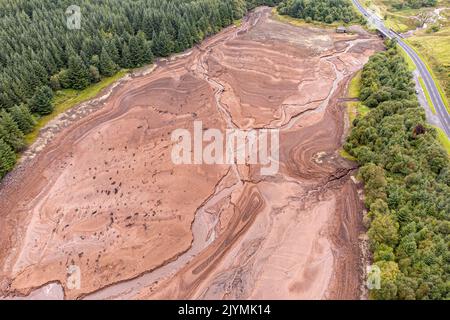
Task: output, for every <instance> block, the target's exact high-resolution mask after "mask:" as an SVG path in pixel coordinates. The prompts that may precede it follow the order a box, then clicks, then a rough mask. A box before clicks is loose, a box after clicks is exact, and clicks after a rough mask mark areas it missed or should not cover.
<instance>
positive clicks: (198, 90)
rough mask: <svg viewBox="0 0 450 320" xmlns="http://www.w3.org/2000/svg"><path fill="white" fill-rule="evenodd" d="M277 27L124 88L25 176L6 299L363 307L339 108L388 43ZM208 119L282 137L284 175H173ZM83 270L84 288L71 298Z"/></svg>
mask: <svg viewBox="0 0 450 320" xmlns="http://www.w3.org/2000/svg"><path fill="white" fill-rule="evenodd" d="M269 16H270V9H268V8H259V9H257V10H256V11H255V12H253V13H252V14H250V15H249V17H248V18H247V19H246V20H245V21H244V23H243V25H242V26H241V27H239V28H235V27H230V28H228V29H226V30H224V31H223V32H221V33H220V34H218V35H216V36H214V37H212V38H210V39H208V40H206V41H204V42H203V43H202V44H201V45H200V46H198V47H197V48H195V49H193V50H191V51H190V52H189V53H188V54H185V55H183V56H182V57H179V58H177V59H172V60H169V61H161V62H159V63H158V65H157V67H156V68H155V70H154V71H153V72H151V73H150V74H147V75H143V76H141V77H137V78H135V79H133V80H131V81H129V82H125V83H124V84H123V85H121V86H119V87H117V88H115V89H114V91H113V92H112V94H111V96H110V97H109V98H108V99H107V100H106V101H105V103H104V106H103V107H102V108H100V109H99V110H98V111H96V112H94V113H92V114H90V115H88V116H86V117H84V118H83V119H81V120H78V121H77V122H76V124H74V125H71V126H69V127H68V128H66V129H65V130H63V131H62V132H61V133H59V134H58V135H56V136H55V138H54V139H53V140H52V141H51V142H50V143H49V144H48V145H47V146H46V147H45V148H44V149H43V150H42V151H41V152H39V153H38V154H37V155H36V157H35V158H34V159H32V160H30V162H29V163H28V164H27V165H26V166H24V168H23V170H21V171H20V172H16V173H13V177H15V179H16V181H12V182H10V183H8V184H7V185H6V184H4V185H3V186H2V187H1V188H0V199H1V204H0V229H1V230H2V233H1V235H0V237H1V238H0V240H1V246H0V250H1V251H0V265H1V266H2V269H1V283H0V284H1V290H2V291H1V292H3V294H8V295H10V296H11V295H12V296H14V295H16V296H26V295H28V294H30V293H31V292H33V293H32V295H33V296H32V297H33V298H45V297H49V296H52V297H55V296H56V297H59V296H61V295H62V292H60V291H58V288H57V287H59V286H60V285H62V287H63V288H64V297H65V298H81V297H84V298H91V299H94V298H99V299H114V298H141V299H155V298H169V299H177V298H182V299H185V298H187V299H191V298H203V299H211V298H214V299H215V298H218V299H237V298H241V299H245V298H254V299H261V298H264V299H334V298H345V299H356V298H359V297H360V294H361V293H360V277H361V272H360V268H361V265H360V251H359V247H358V237H359V234H360V233H361V211H362V207H361V204H360V201H359V198H358V194H357V188H356V185H355V184H354V183H353V182H352V180H351V179H350V176H351V174H352V172H353V169H354V167H353V165H352V164H350V163H348V162H346V161H345V160H343V159H341V158H340V157H339V155H338V153H337V151H338V149H339V148H340V146H341V145H342V139H343V137H344V134H345V127H344V112H345V111H344V110H345V108H344V107H343V105H341V104H340V103H339V102H338V99H339V98H342V97H343V96H344V92H345V89H346V85H347V83H348V80H349V79H350V77H351V76H352V74H354V72H355V71H357V70H359V69H360V68H361V67H362V65H363V64H364V63H365V62H366V61H367V59H368V57H369V56H370V55H371V54H372V53H373V52H374V51H376V50H380V49H381V48H382V44H381V42H380V41H379V40H378V39H376V38H374V37H372V36H369V35H367V34H364V32H361V34H359V35H338V34H335V33H334V32H333V30H321V29H312V28H298V27H294V26H290V25H286V24H282V23H279V22H276V21H274V20H272V19H270V17H269ZM194 120H202V121H203V125H204V127H205V128H220V129H222V130H224V129H226V128H228V127H237V128H241V129H249V128H280V129H281V130H282V131H281V137H280V141H281V155H280V156H281V157H280V172H279V174H278V175H276V176H273V177H262V176H260V175H259V170H258V168H256V166H249V167H247V166H227V165H221V166H217V165H214V166H208V165H181V166H175V165H173V164H172V162H171V159H170V151H171V140H170V134H171V132H172V131H173V130H175V129H177V128H188V129H192V123H193V121H194ZM14 175H15V176H14ZM70 265H76V266H79V268H80V269H81V275H82V278H81V284H82V285H81V288H80V289H68V287H67V268H68V267H69V266H70ZM50 283H53V284H51V285H49V286H46V285H47V284H50ZM55 286H56V289H55ZM39 288H43V289H39ZM50 288H51V289H52V290H50V291H48V290H46V289H50ZM35 289H38V290H35ZM33 290H34V291H33Z"/></svg>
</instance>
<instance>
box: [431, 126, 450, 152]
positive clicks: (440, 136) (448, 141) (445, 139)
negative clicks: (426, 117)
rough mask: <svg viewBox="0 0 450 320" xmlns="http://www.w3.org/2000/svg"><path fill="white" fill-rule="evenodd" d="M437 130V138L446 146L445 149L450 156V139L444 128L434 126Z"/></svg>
mask: <svg viewBox="0 0 450 320" xmlns="http://www.w3.org/2000/svg"><path fill="white" fill-rule="evenodd" d="M434 128H435V129H436V131H437V139H438V140H439V142H440V143H441V145H442V146H443V147H444V149H445V150H446V151H447V153H448V155H449V156H450V139H449V138H448V137H447V135H446V134H445V132H444V130H442V129H441V128H439V127H434Z"/></svg>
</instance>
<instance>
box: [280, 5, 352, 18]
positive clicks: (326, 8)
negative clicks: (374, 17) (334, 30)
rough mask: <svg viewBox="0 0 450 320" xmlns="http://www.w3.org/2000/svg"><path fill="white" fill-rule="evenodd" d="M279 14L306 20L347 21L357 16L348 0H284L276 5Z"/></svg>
mask: <svg viewBox="0 0 450 320" xmlns="http://www.w3.org/2000/svg"><path fill="white" fill-rule="evenodd" d="M278 11H279V12H280V14H283V15H288V16H291V17H293V18H298V19H304V20H306V21H307V22H311V21H319V22H323V23H333V22H335V21H341V22H345V23H349V22H350V21H353V20H355V19H357V18H358V15H357V14H356V12H355V10H354V9H353V6H352V4H351V2H350V1H349V0H284V1H283V2H281V3H280V5H279V7H278Z"/></svg>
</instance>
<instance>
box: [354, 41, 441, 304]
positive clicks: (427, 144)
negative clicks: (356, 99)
mask: <svg viewBox="0 0 450 320" xmlns="http://www.w3.org/2000/svg"><path fill="white" fill-rule="evenodd" d="M387 45H388V50H387V51H386V52H382V53H378V54H376V55H374V56H372V57H371V58H370V61H369V62H368V63H367V64H366V65H365V67H364V70H363V73H362V85H361V95H360V99H361V101H362V103H363V104H365V105H367V106H369V107H371V108H372V110H371V111H370V112H369V113H368V114H367V115H366V116H364V117H360V118H357V119H356V120H355V121H354V128H353V130H352V132H351V134H350V136H349V137H348V139H347V143H346V144H345V150H347V151H348V152H349V153H350V154H351V155H353V156H354V157H356V158H357V160H358V163H359V164H360V165H361V166H362V168H361V169H360V176H361V178H362V180H363V181H364V183H365V195H366V196H365V203H366V206H367V208H369V212H368V215H367V217H366V218H365V223H366V224H367V226H368V227H369V231H368V236H369V240H370V246H371V249H372V252H373V259H374V263H375V265H377V266H378V267H379V268H380V269H381V288H380V289H379V290H373V291H372V292H371V295H372V297H373V298H376V299H449V298H450V286H449V280H450V278H449V276H450V268H449V266H450V264H449V262H450V251H449V239H450V238H449V237H450V221H449V218H450V201H449V199H450V160H449V157H448V155H447V153H446V152H445V150H444V149H443V148H442V147H441V146H440V144H439V142H438V141H437V138H436V131H435V129H434V128H433V127H431V126H429V125H428V124H427V122H426V119H425V111H424V110H423V108H421V107H420V106H419V103H418V101H417V96H416V94H415V85H414V82H413V81H412V74H411V72H409V71H408V66H407V63H406V62H405V60H404V59H403V57H402V56H401V55H400V53H399V52H398V50H399V49H397V46H396V43H395V42H388V44H387Z"/></svg>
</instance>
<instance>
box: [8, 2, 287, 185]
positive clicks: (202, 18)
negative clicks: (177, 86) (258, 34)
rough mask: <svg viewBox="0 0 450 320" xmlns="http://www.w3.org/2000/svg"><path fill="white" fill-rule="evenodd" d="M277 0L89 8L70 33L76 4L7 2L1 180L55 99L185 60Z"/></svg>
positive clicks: (88, 5)
mask: <svg viewBox="0 0 450 320" xmlns="http://www.w3.org/2000/svg"><path fill="white" fill-rule="evenodd" d="M276 2H278V1H277V0H266V1H264V0H227V1H223V0H164V1H162V0H136V1H121V0H103V1H92V0H81V1H77V5H78V6H79V7H80V8H81V28H80V29H76V30H73V29H72V30H71V29H69V28H67V23H66V19H67V16H66V15H65V12H66V9H67V8H68V7H69V6H70V5H72V4H73V1H70V0H58V1H54V0H4V1H1V2H0V43H1V50H0V111H1V113H0V178H2V177H3V176H4V175H5V174H6V173H7V172H8V171H10V170H11V169H12V167H13V166H14V164H15V161H16V156H15V153H17V152H20V151H21V150H22V149H23V148H24V147H25V142H24V135H25V134H27V133H29V132H31V131H32V130H33V127H34V124H35V119H36V118H37V117H39V116H42V115H47V114H50V113H52V111H53V106H52V98H53V95H54V92H56V91H57V90H60V89H65V88H72V89H77V90H81V89H84V88H86V87H87V86H89V85H90V84H92V83H95V82H98V81H100V79H101V78H102V77H106V76H111V75H113V74H115V73H116V72H117V71H118V70H119V69H121V68H136V67H140V66H143V65H145V64H149V63H151V62H152V61H153V59H154V58H155V57H166V56H168V55H170V54H171V53H176V52H182V51H183V50H186V49H187V48H190V47H192V46H193V45H194V44H195V43H198V42H200V41H201V40H202V39H204V38H205V37H207V36H209V35H212V34H214V33H216V32H218V31H220V30H221V29H222V28H224V27H226V26H228V25H230V24H232V23H233V21H234V20H235V19H239V18H242V16H243V15H244V14H245V13H246V11H247V10H249V9H251V8H253V7H255V6H257V5H262V4H268V5H273V4H276Z"/></svg>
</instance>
